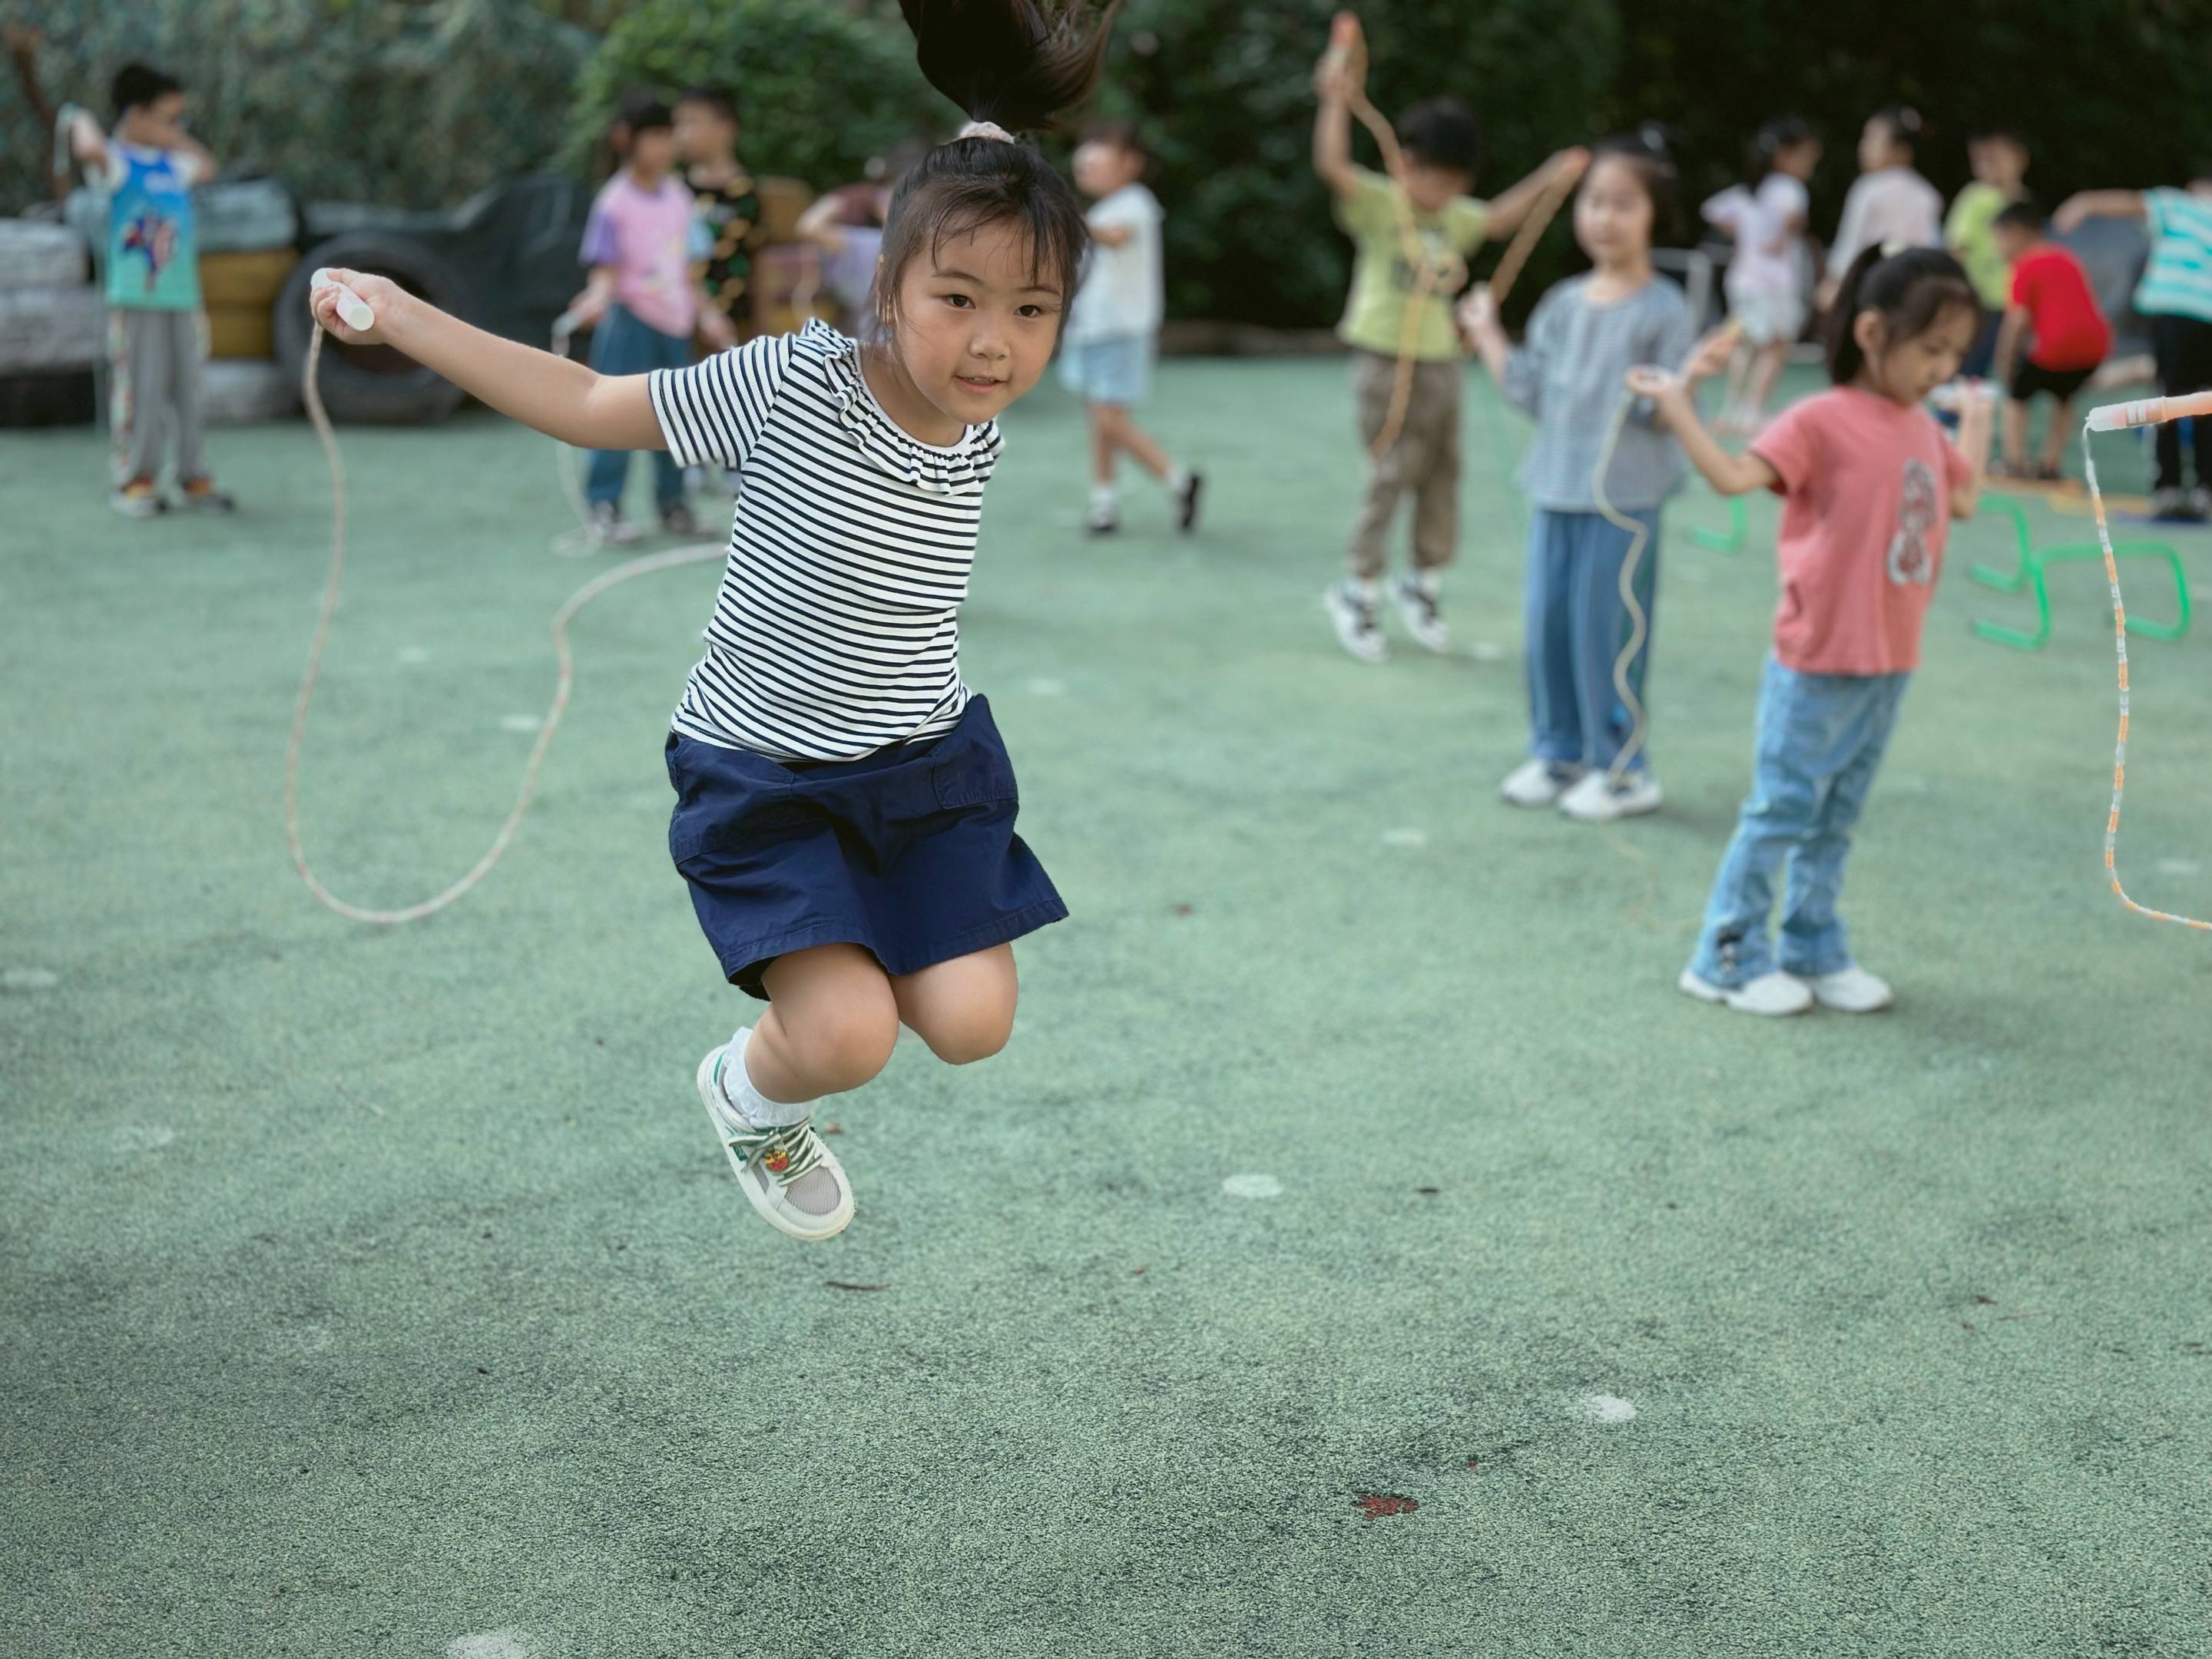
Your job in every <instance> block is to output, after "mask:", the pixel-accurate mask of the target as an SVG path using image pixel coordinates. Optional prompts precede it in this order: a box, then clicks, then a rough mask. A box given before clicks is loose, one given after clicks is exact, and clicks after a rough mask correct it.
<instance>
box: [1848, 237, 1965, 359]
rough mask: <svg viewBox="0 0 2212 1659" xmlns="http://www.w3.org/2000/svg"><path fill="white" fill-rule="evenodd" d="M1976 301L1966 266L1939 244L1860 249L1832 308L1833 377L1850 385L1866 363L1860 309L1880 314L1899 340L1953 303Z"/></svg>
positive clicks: (1890, 335) (1888, 333)
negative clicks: (1860, 334)
mask: <svg viewBox="0 0 2212 1659" xmlns="http://www.w3.org/2000/svg"><path fill="white" fill-rule="evenodd" d="M1975 304H1976V301H1975V299H1974V289H1973V286H1972V283H1969V282H1967V280H1966V270H1965V268H1964V267H1963V266H1961V265H1960V264H1959V262H1958V261H1957V260H1956V259H1954V258H1952V257H1951V256H1950V255H1949V254H1948V253H1946V252H1944V251H1943V250H1942V248H1940V247H1908V248H1900V249H1899V250H1898V251H1897V252H1893V253H1885V252H1883V250H1882V249H1881V247H1879V246H1874V247H1867V248H1863V249H1861V250H1860V252H1859V257H1858V258H1856V259H1854V260H1852V261H1851V264H1850V270H1846V271H1845V272H1844V280H1843V281H1842V282H1841V283H1839V284H1838V285H1837V289H1836V300H1835V304H1834V305H1833V306H1832V307H1830V308H1829V312H1828V379H1829V380H1830V381H1832V383H1833V384H1835V385H1837V386H1849V385H1850V383H1851V382H1852V381H1853V380H1857V379H1858V377H1859V371H1860V370H1861V369H1863V368H1865V367H1866V353H1865V352H1864V351H1863V349H1860V346H1859V341H1858V332H1857V322H1858V318H1859V313H1861V312H1863V311H1871V312H1873V313H1875V314H1876V315H1877V316H1879V317H1880V318H1881V328H1882V334H1883V336H1884V337H1885V338H1886V339H1887V340H1888V341H1889V342H1890V343H1892V344H1894V343H1897V342H1899V341H1900V340H1910V339H1911V338H1913V337H1915V336H1917V335H1918V334H1919V333H1920V332H1921V331H1923V330H1924V329H1927V328H1929V326H1931V325H1933V324H1934V323H1935V321H1936V319H1937V318H1938V317H1940V316H1942V314H1943V313H1944V312H1946V311H1948V310H1949V309H1950V308H1951V307H1953V306H1963V307H1972V306H1974V305H1975Z"/></svg>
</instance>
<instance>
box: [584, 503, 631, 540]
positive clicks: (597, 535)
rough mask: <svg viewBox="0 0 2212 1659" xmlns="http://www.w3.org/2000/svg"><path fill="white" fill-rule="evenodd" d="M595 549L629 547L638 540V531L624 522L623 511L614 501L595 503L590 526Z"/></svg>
mask: <svg viewBox="0 0 2212 1659" xmlns="http://www.w3.org/2000/svg"><path fill="white" fill-rule="evenodd" d="M588 527H589V529H590V532H591V537H592V545H593V546H594V547H628V546H629V544H631V543H632V542H634V541H635V540H636V539H637V529H636V526H634V525H630V524H628V523H626V522H624V520H623V515H622V509H621V508H620V507H617V506H616V505H615V504H614V503H613V502H612V501H593V502H592V512H591V518H590V520H589V526H588Z"/></svg>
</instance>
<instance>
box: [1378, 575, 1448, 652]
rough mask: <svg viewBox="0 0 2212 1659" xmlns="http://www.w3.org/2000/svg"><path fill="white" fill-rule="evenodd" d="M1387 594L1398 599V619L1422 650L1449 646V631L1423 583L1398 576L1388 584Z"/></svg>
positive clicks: (1438, 608)
mask: <svg viewBox="0 0 2212 1659" xmlns="http://www.w3.org/2000/svg"><path fill="white" fill-rule="evenodd" d="M1390 597H1391V598H1392V599H1395V600H1397V601H1398V619H1399V620H1400V621H1401V622H1402V623H1405V624H1406V631H1407V633H1408V634H1411V635H1413V642H1414V643H1415V644H1416V645H1418V646H1419V647H1421V648H1422V649H1423V650H1425V651H1449V650H1450V649H1451V635H1450V634H1449V632H1448V631H1447V630H1446V629H1445V628H1444V617H1443V610H1442V609H1441V608H1440V607H1439V606H1438V605H1437V596H1436V595H1435V594H1433V593H1431V592H1429V590H1428V589H1427V588H1425V587H1423V586H1421V584H1420V581H1419V579H1418V578H1416V577H1413V576H1401V577H1399V578H1398V579H1397V580H1395V581H1394V582H1392V583H1391V584H1390Z"/></svg>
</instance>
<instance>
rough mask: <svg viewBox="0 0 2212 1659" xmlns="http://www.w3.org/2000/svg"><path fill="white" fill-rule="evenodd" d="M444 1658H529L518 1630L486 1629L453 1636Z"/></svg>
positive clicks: (527, 1650) (528, 1651)
mask: <svg viewBox="0 0 2212 1659" xmlns="http://www.w3.org/2000/svg"><path fill="white" fill-rule="evenodd" d="M446 1659H530V1649H529V1647H528V1646H527V1644H525V1643H524V1641H523V1639H522V1632H520V1631H519V1630H488V1631H485V1632H483V1633H482V1634H480V1635H477V1636H457V1637H455V1638H453V1645H452V1646H451V1647H449V1648H447V1650H446Z"/></svg>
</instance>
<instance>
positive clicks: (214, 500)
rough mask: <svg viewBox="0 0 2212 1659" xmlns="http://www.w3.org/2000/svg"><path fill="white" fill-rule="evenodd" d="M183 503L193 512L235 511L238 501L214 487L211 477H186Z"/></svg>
mask: <svg viewBox="0 0 2212 1659" xmlns="http://www.w3.org/2000/svg"><path fill="white" fill-rule="evenodd" d="M184 491H185V506H186V507H189V508H191V510H192V511H193V512H195V513H235V512H236V511H238V502H237V501H236V499H235V498H234V497H233V496H232V495H228V493H226V492H225V491H223V490H220V489H216V487H215V480H214V479H213V478H187V479H185V483H184Z"/></svg>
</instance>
